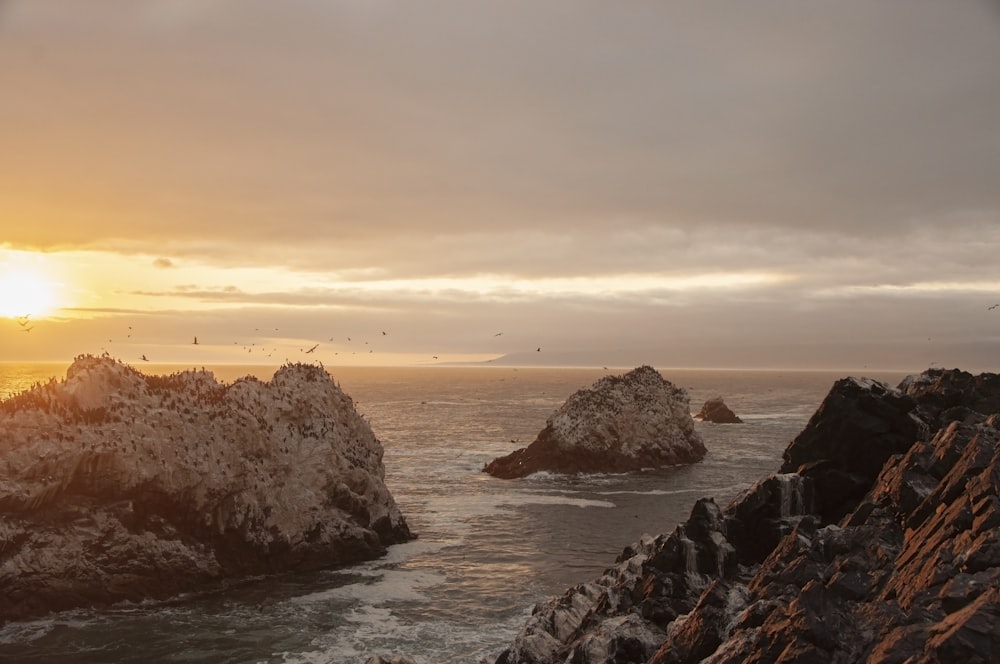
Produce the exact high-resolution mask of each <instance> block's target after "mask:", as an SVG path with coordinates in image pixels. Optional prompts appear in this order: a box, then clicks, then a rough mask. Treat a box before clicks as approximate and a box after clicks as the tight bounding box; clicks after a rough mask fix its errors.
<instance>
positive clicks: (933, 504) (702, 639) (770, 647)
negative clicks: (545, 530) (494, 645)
mask: <svg viewBox="0 0 1000 664" xmlns="http://www.w3.org/2000/svg"><path fill="white" fill-rule="evenodd" d="M959 374H962V372H933V373H931V372H928V373H927V374H924V375H923V376H921V377H915V378H910V379H907V380H906V381H904V382H903V383H902V384H901V385H900V386H899V388H897V389H893V388H890V387H888V386H886V385H884V384H881V383H877V382H875V381H868V380H863V379H847V380H846V382H845V381H839V382H838V383H837V384H835V386H834V389H833V390H831V393H830V395H828V396H827V398H826V399H825V400H824V402H823V405H822V406H821V407H820V409H819V410H818V411H817V413H816V415H814V417H813V418H812V420H810V423H809V425H807V427H806V431H804V432H803V434H802V435H800V436H799V437H798V438H797V439H796V441H794V442H793V443H792V444H791V445H790V446H789V449H788V450H786V452H785V460H786V466H785V469H788V468H792V467H794V468H795V469H797V470H799V471H800V472H785V473H782V474H779V475H773V476H771V477H768V478H765V479H764V480H762V481H761V482H758V483H757V484H756V485H755V486H753V487H751V488H750V489H748V490H747V491H745V492H744V493H743V494H741V495H740V496H738V497H737V498H736V499H735V500H734V501H733V502H732V503H730V504H729V505H727V506H726V507H725V508H723V509H721V510H720V509H719V508H718V507H717V506H716V505H715V503H714V501H712V500H711V499H702V500H700V501H698V502H697V503H696V504H695V506H694V508H693V509H692V513H691V517H690V518H689V519H688V520H687V521H686V522H685V523H684V524H681V525H680V526H678V527H677V528H676V529H675V530H674V532H673V533H671V534H670V535H659V536H657V537H649V536H646V537H644V538H643V539H642V540H641V541H640V542H638V543H636V544H634V545H632V546H631V547H627V548H626V549H625V551H623V553H622V554H621V556H619V558H618V560H617V561H616V563H615V565H614V566H613V567H611V568H610V569H608V570H607V571H606V572H605V574H604V575H603V576H602V577H600V578H598V579H596V580H594V581H592V582H589V583H584V584H581V585H579V586H576V587H574V588H571V589H570V590H568V591H567V592H566V594H564V595H563V596H562V597H559V598H555V599H552V600H549V601H547V602H543V603H541V604H539V605H537V606H536V607H535V609H534V610H533V612H532V616H531V618H529V620H528V621H527V623H526V624H525V625H524V627H522V629H521V631H520V632H519V633H518V635H517V637H516V638H515V640H514V643H513V644H512V645H511V647H510V648H508V649H507V650H505V651H504V652H503V653H501V655H500V656H499V658H498V659H497V660H496V661H497V663H498V664H501V663H502V664H555V663H556V662H559V663H563V662H573V663H574V664H608V663H612V662H648V663H649V664H681V663H688V662H691V663H693V662H712V664H737V663H740V664H743V663H745V662H753V663H764V662H868V663H870V664H889V663H890V662H967V663H969V664H971V663H977V664H979V663H982V664H986V663H988V662H996V661H1000V590H998V588H1000V445H998V441H1000V414H998V413H997V403H998V402H997V397H998V396H1000V380H998V379H997V377H996V376H995V375H993V374H984V375H982V376H978V377H975V378H974V379H973V380H970V378H971V377H968V378H967V376H968V375H964V376H963V375H959ZM935 384H936V385H939V386H942V389H941V390H940V391H938V390H936V389H935V388H934V387H933V385H935ZM956 384H959V385H964V386H966V387H969V386H972V388H971V389H955V385H956ZM956 393H961V394H962V395H963V396H961V397H957V398H956V397H955V394H956ZM929 431H933V432H934V433H933V435H929V433H928V432H929ZM907 439H909V442H905V441H906V440H907ZM862 446H870V447H872V448H873V449H871V450H861V449H860V447H862ZM877 458H881V459H882V461H881V464H880V467H879V468H878V469H877V470H876V471H875V474H874V475H872V465H873V463H874V461H873V460H874V459H877ZM817 469H819V470H817ZM820 471H822V472H820ZM833 471H837V472H839V473H841V476H843V477H845V478H847V479H848V480H849V481H848V486H847V490H843V488H842V487H838V486H836V484H835V483H834V481H833V478H834V477H835V475H834V474H833ZM864 482H867V485H866V486H864V487H861V488H860V492H859V487H860V485H861V484H862V483H864ZM831 493H832V494H833V497H831V496H830V494H831ZM828 514H838V515H839V516H837V518H836V519H835V520H834V521H833V522H831V521H830V519H828V518H827V517H826V515H828ZM619 625H621V626H623V627H622V629H620V630H619V629H618V626H619ZM658 635H662V638H661V642H660V644H659V645H658V646H656V645H654V644H653V641H655V640H656V638H658Z"/></svg>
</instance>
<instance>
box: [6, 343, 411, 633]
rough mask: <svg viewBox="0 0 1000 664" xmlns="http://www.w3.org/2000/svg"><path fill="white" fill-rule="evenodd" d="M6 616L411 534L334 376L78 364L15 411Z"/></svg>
mask: <svg viewBox="0 0 1000 664" xmlns="http://www.w3.org/2000/svg"><path fill="white" fill-rule="evenodd" d="M0 432H2V440H0V586H2V587H3V589H4V592H3V593H2V594H0V623H3V622H6V621H9V620H19V619H26V618H31V617H35V616H39V615H42V614H45V613H47V612H49V611H54V610H62V609H69V608H74V607H82V606H102V605H108V604H111V603H113V602H118V601H121V600H133V601H137V600H143V599H163V598H166V597H169V596H172V595H175V594H178V593H181V592H190V591H199V590H206V589H210V588H213V587H218V586H219V585H221V584H223V583H226V582H230V581H236V580H240V579H243V578H247V577H250V576H254V575H260V574H269V573H276V572H284V571H291V570H297V571H303V570H313V569H319V568H325V567H331V566H336V565H343V564H348V563H354V562H358V561H362V560H366V559H371V558H375V557H378V556H380V555H382V554H383V553H384V552H385V549H386V546H387V545H390V544H394V543H398V542H403V541H406V540H409V539H411V538H412V537H413V535H412V534H411V533H410V531H409V529H408V527H407V524H406V520H405V519H404V518H403V515H402V514H401V513H400V511H399V509H398V508H397V507H396V504H395V502H394V500H393V497H392V495H391V494H390V492H389V490H388V488H387V487H386V486H385V482H384V477H385V469H384V466H383V463H382V455H383V450H382V445H381V443H379V441H378V439H376V438H375V435H374V434H373V433H372V430H371V427H370V426H369V425H368V423H367V422H366V421H365V420H364V419H363V418H362V417H361V415H359V414H358V412H357V411H356V410H355V408H354V404H353V402H352V400H351V398H350V397H349V396H348V395H346V394H345V393H344V392H343V391H341V389H340V388H339V386H337V385H336V384H335V383H334V381H333V380H332V379H331V377H330V375H329V374H328V373H327V372H326V371H325V370H323V369H322V368H321V367H318V366H313V365H307V364H292V365H286V366H284V367H282V368H280V369H279V370H278V371H277V372H276V373H275V374H274V377H273V378H272V379H271V380H270V381H269V382H262V381H260V380H257V379H256V378H253V377H247V378H243V379H240V380H238V381H236V382H235V383H233V384H231V385H225V384H220V383H219V382H217V381H216V380H215V378H214V376H213V374H212V373H211V372H207V371H204V370H202V371H184V372H180V373H176V374H172V375H169V376H151V375H144V374H141V373H139V372H138V371H136V370H135V369H133V368H131V367H129V366H127V365H125V364H122V363H120V362H118V361H116V360H113V359H111V358H108V357H93V356H80V357H78V358H77V359H76V361H75V362H74V363H73V364H72V366H70V367H69V370H68V371H67V373H66V379H65V380H63V381H61V382H57V381H56V380H55V379H53V380H52V381H50V382H49V383H48V384H44V385H36V386H35V387H34V388H32V389H30V390H27V391H25V392H22V393H21V394H18V395H15V396H13V397H11V398H9V399H6V400H3V401H0Z"/></svg>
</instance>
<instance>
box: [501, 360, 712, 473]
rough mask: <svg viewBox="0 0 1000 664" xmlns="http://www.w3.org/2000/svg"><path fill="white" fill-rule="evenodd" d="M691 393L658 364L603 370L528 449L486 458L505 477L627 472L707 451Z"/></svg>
mask: <svg viewBox="0 0 1000 664" xmlns="http://www.w3.org/2000/svg"><path fill="white" fill-rule="evenodd" d="M705 451H706V450H705V445H704V443H703V442H702V440H701V437H700V436H699V435H698V433H697V432H696V431H695V429H694V420H693V419H692V418H691V412H690V400H689V398H688V395H687V392H685V391H684V390H683V389H682V388H679V387H675V386H674V385H673V384H672V383H670V382H669V381H667V380H664V378H663V377H662V376H661V375H660V374H659V372H657V371H656V370H655V369H653V368H652V367H648V366H643V367H639V368H637V369H633V370H632V371H630V372H629V373H627V374H625V375H623V376H605V377H604V378H601V379H600V380H598V381H597V382H596V383H594V385H593V386H591V387H590V388H587V389H583V390H579V391H578V392H576V393H575V394H573V395H572V396H570V398H569V399H567V401H566V403H564V404H563V405H562V407H560V408H559V410H557V411H556V412H555V413H553V414H552V416H550V417H549V419H548V421H547V422H546V426H545V428H544V429H543V430H542V431H541V432H540V433H539V434H538V437H537V438H536V439H535V440H534V442H532V443H531V444H530V445H529V446H528V447H526V448H521V449H519V450H516V451H515V452H512V453H511V454H508V455H507V456H503V457H499V458H496V459H494V460H493V461H491V462H490V463H488V464H486V467H485V468H484V469H483V470H484V471H485V472H487V473H489V474H491V475H494V476H496V477H501V478H505V479H510V478H516V477H525V476H527V475H530V474H532V473H537V472H540V471H547V472H553V473H564V474H576V473H621V472H629V471H637V470H641V469H643V468H657V467H661V466H669V465H675V464H682V463H694V462H696V461H700V460H701V459H702V458H703V457H704V456H705Z"/></svg>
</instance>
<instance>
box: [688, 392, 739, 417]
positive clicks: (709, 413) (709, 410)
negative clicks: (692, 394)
mask: <svg viewBox="0 0 1000 664" xmlns="http://www.w3.org/2000/svg"><path fill="white" fill-rule="evenodd" d="M694 419H696V420H701V421H702V422H712V423H714V424H743V420H741V419H740V418H739V417H737V416H736V413H734V412H733V411H731V410H730V409H729V406H727V405H726V402H725V401H723V400H722V397H714V398H712V399H709V400H708V401H706V402H705V403H704V404H703V405H702V407H701V410H699V411H698V414H697V415H695V416H694Z"/></svg>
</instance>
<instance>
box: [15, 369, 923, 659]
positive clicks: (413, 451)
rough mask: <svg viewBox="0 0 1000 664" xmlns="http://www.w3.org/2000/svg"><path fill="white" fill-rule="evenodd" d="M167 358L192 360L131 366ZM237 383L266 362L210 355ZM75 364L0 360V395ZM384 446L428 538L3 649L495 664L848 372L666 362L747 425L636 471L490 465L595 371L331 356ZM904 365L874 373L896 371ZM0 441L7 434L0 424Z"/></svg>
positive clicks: (110, 614) (36, 629)
mask: <svg viewBox="0 0 1000 664" xmlns="http://www.w3.org/2000/svg"><path fill="white" fill-rule="evenodd" d="M138 368H140V369H141V370H143V371H144V372H147V373H171V372H174V371H177V370H179V369H182V368H183V367H177V366H170V367H157V366H155V365H143V366H141V367H138ZM208 368H210V369H212V370H214V372H215V375H216V377H217V378H218V379H219V380H224V381H227V382H230V381H232V380H235V379H236V378H239V377H241V376H244V375H247V374H253V375H256V376H258V377H260V378H262V379H269V378H270V377H271V375H272V374H273V371H274V367H271V368H267V367H233V366H228V367H208ZM65 369H66V366H65V365H13V364H0V398H3V397H6V396H9V395H10V394H11V393H15V392H18V391H20V390H22V389H25V388H27V387H29V386H30V385H31V384H32V383H33V382H36V381H44V380H46V379H48V378H49V377H50V376H53V375H54V376H56V377H58V378H60V379H61V378H62V377H63V376H64V374H65ZM328 369H329V370H330V373H331V374H332V375H333V377H334V379H335V380H337V382H338V383H340V385H341V387H342V388H343V389H344V390H345V391H346V392H347V393H348V394H349V395H351V397H352V398H353V399H354V401H355V404H356V406H357V408H358V410H359V411H360V412H361V413H362V414H364V415H365V417H366V418H367V419H368V421H369V422H370V423H371V425H372V428H373V429H374V431H375V434H376V436H377V437H378V438H379V440H380V441H381V442H382V445H383V446H384V447H385V467H386V483H387V484H388V486H389V488H390V490H391V491H392V493H393V495H394V497H395V499H396V502H397V503H398V504H399V506H400V509H401V510H402V511H403V514H404V515H405V516H406V518H407V521H408V523H409V525H410V528H411V529H412V530H413V531H415V532H416V533H418V534H419V538H418V539H416V540H414V541H412V542H409V543H406V544H401V545H396V546H393V547H390V549H389V553H388V555H387V556H385V557H384V558H382V559H379V560H376V561H372V562H368V563H364V564H359V565H356V566H352V567H347V568H343V569H334V570H328V571H322V572H317V573H311V574H302V575H286V576H280V577H273V578H264V579H257V580H253V581H250V582H247V583H244V584H241V585H239V586H237V587H233V588H230V589H228V590H225V591H220V592H215V593H211V594H203V595H192V596H186V597H181V598H177V599H175V600H172V601H168V602H160V603H152V602H151V603H142V604H124V605H120V606H116V607H113V608H111V609H105V610H101V611H92V610H79V611H71V612H66V613H62V614H57V615H53V616H49V617H46V618H43V619H40V620H34V621H30V622H23V623H14V624H9V625H7V626H4V627H0V661H11V662H15V661H16V662H54V661H59V662H64V661H67V662H68V661H72V662H77V663H87V662H154V661H155V662H178V663H189V662H206V663H207V662H212V663H216V662H234V663H235V662H240V663H243V662H268V663H270V662H284V663H324V664H326V663H337V664H340V663H354V662H358V663H363V662H365V660H366V659H367V658H368V657H369V656H372V655H376V654H383V655H391V654H406V655H409V656H411V657H413V658H415V659H416V660H417V661H418V662H425V663H427V664H444V663H477V662H483V661H489V662H492V661H493V658H494V657H495V656H496V655H497V654H499V653H500V651H502V650H503V649H504V648H505V647H507V646H508V645H510V643H511V641H512V639H513V637H514V635H515V634H516V632H517V630H518V629H519V627H520V626H521V625H522V624H523V623H524V621H525V619H526V618H527V617H528V615H529V613H530V610H531V607H532V606H533V605H534V604H535V603H536V602H540V601H544V600H546V599H548V598H550V597H552V596H555V595H561V594H562V593H563V592H564V591H565V590H566V589H567V588H568V587H570V586H573V585H575V584H578V583H582V582H584V581H587V580H590V579H592V578H594V577H596V576H598V575H600V574H601V572H602V571H603V570H604V569H605V568H607V567H609V566H611V565H612V564H613V562H614V559H615V557H616V556H617V555H618V554H619V553H620V552H621V550H622V549H623V548H624V547H625V546H626V545H629V544H631V543H632V542H634V541H636V540H638V539H639V537H640V536H641V535H642V534H643V533H649V534H655V533H661V532H669V531H671V530H673V529H674V527H675V526H676V525H677V524H678V523H680V522H681V521H683V520H684V519H686V518H687V516H688V514H689V512H690V509H691V506H692V505H693V504H694V502H695V501H696V500H697V499H698V498H701V497H704V496H714V497H715V498H716V500H717V501H718V502H719V503H720V504H725V503H726V502H728V501H729V500H731V499H732V498H733V497H735V496H736V495H737V494H738V493H739V492H740V491H741V490H743V489H745V488H747V487H748V486H750V485H751V484H752V483H753V482H754V481H756V480H757V479H759V478H761V477H763V476H765V475H767V474H768V473H771V472H774V471H776V470H777V468H778V467H779V465H780V463H781V453H782V451H783V450H784V448H785V446H786V445H787V444H788V443H789V442H790V441H791V440H792V439H793V438H794V437H795V435H796V434H798V432H799V431H801V429H802V427H803V426H804V425H805V423H806V422H807V421H808V419H809V417H810V416H811V415H812V413H813V412H814V411H815V410H816V408H817V406H818V405H819V404H820V402H821V401H822V399H823V397H824V396H825V395H826V393H827V392H828V391H829V389H830V387H831V386H832V384H833V382H834V381H835V380H836V379H838V378H842V377H844V376H845V375H847V374H846V373H829V372H789V371H783V372H768V371H721V370H669V369H662V370H661V373H662V374H663V376H664V377H665V378H666V379H667V380H670V381H671V382H672V383H674V384H675V385H678V386H681V387H684V388H686V389H687V390H688V392H689V394H690V397H691V410H692V412H697V410H698V409H699V408H700V407H701V404H702V403H703V402H704V401H705V400H706V399H709V398H711V397H715V396H721V397H723V399H724V400H725V402H726V404H727V405H728V406H729V407H730V408H731V409H732V410H734V411H735V412H736V414H737V415H739V416H740V417H741V418H743V419H744V421H745V423H744V424H742V425H717V424H709V423H701V422H699V423H697V424H696V426H697V428H698V430H699V432H700V433H701V435H702V437H703V439H704V441H705V444H706V446H707V448H708V455H707V456H706V458H705V459H704V461H702V462H701V463H698V464H694V465H690V466H683V467H673V468H666V469H662V470H657V471H650V472H643V473H637V474H628V475H597V476H586V477H560V476H550V475H544V474H540V475H534V476H532V477H529V478H527V479H524V480H498V479H494V478H492V477H490V476H488V475H486V474H485V473H483V472H481V471H482V468H483V465H484V464H485V463H487V462H488V461H490V460H491V459H493V458H494V457H497V456H500V455H503V454H507V453H508V452H510V451H512V450H513V449H515V448H517V447H522V446H525V445H527V444H528V443H530V442H531V441H532V440H533V439H534V437H535V435H536V434H537V433H538V432H539V431H540V430H541V429H542V428H543V427H544V426H545V420H546V418H547V417H548V416H549V415H550V414H551V413H552V412H553V411H554V410H555V409H556V408H558V407H559V406H560V405H561V404H562V403H563V402H564V401H565V400H566V398H567V397H569V396H570V395H571V394H572V393H573V392H575V391H576V390H578V389H580V388H583V387H588V386H590V385H591V384H592V383H593V382H594V381H595V380H597V379H598V378H600V377H601V376H603V375H606V374H608V373H622V372H623V371H624V370H619V371H604V370H594V369H526V368H522V369H513V368H500V367H490V368H479V367H476V368H473V367H429V368H343V369H336V368H329V367H328ZM903 376H904V375H903V374H897V373H875V374H872V375H870V376H869V377H871V378H876V379H879V380H884V381H886V382H888V383H890V384H892V385H895V384H897V383H898V382H899V381H900V380H901V379H902V378H903ZM0 444H2V432H0Z"/></svg>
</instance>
